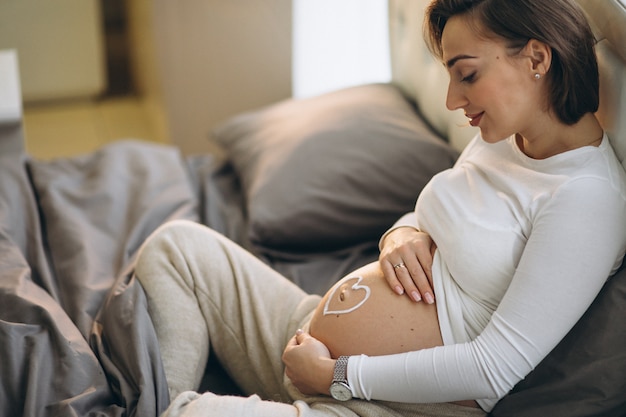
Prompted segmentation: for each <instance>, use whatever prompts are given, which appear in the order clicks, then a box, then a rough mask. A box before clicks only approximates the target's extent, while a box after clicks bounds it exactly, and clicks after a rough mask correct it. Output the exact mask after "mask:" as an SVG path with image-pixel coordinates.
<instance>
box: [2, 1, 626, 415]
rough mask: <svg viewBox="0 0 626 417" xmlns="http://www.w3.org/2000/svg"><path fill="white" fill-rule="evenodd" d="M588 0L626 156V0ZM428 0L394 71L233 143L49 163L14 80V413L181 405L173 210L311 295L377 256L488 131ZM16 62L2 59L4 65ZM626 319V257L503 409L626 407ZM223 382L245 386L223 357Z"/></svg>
mask: <svg viewBox="0 0 626 417" xmlns="http://www.w3.org/2000/svg"><path fill="white" fill-rule="evenodd" d="M578 1H579V3H580V4H581V5H582V6H583V7H584V8H585V9H586V11H587V12H588V13H589V15H590V18H591V21H592V24H593V26H594V29H595V30H596V32H597V35H598V39H599V43H598V53H599V57H600V64H601V77H602V78H601V90H602V91H601V95H602V104H601V110H600V112H599V118H600V119H601V122H602V123H603V126H604V127H605V129H606V130H607V132H608V133H609V135H610V137H611V140H612V143H613V146H614V147H615V148H616V150H617V153H618V155H619V157H620V158H621V160H622V161H624V158H625V157H626V118H624V117H623V114H624V105H626V104H625V103H626V71H625V68H624V64H625V62H626V47H625V46H624V45H626V4H625V2H624V0H603V1H602V2H598V1H596V0H578ZM425 3H426V1H422V0H419V1H418V0H391V1H390V3H389V20H390V42H391V63H392V69H393V80H392V81H391V82H390V83H379V84H368V85H363V86H356V87H351V88H347V89H343V90H339V91H336V92H331V93H328V94H324V95H322V96H318V97H313V98H308V99H302V100H286V101H282V102H279V103H274V104H271V105H268V106H266V107H263V108H260V109H257V110H254V111H248V112H245V113H242V114H239V115H237V116H234V117H232V118H231V119H229V120H227V121H225V122H224V123H223V124H221V125H220V126H218V127H217V128H216V129H214V130H213V131H212V132H210V135H211V137H212V140H214V141H215V142H216V143H218V144H219V146H220V147H221V148H222V149H223V152H216V153H206V154H198V155H183V154H181V153H180V152H179V150H177V149H176V148H174V147H171V146H163V145H155V144H151V143H147V142H144V141H139V140H124V141H119V142H116V143H114V144H112V145H108V146H106V147H103V148H102V149H99V150H98V151H96V152H93V153H90V154H86V155H81V156H78V157H72V158H61V159H55V160H51V161H44V160H37V159H34V158H32V157H30V156H29V155H28V154H27V153H26V152H25V150H24V132H23V128H22V123H21V112H20V104H19V100H18V102H16V101H15V90H14V89H13V90H12V89H11V88H4V87H5V86H4V85H3V86H2V87H3V88H0V95H4V96H2V100H0V116H1V117H0V120H1V122H0V358H1V361H0V381H1V383H0V415H2V416H22V415H24V416H57V415H58V416H88V415H92V416H96V415H98V416H156V415H158V414H159V413H160V412H161V411H163V410H164V409H165V408H166V407H167V405H168V403H169V400H170V399H169V398H168V394H167V386H166V382H165V378H164V374H163V369H162V365H161V362H160V357H159V351H158V346H157V343H156V338H155V335H154V330H153V327H152V324H151V321H150V318H149V316H148V314H147V308H146V300H145V296H144V294H143V291H142V289H141V287H140V285H139V284H138V282H137V281H135V280H134V279H133V277H132V271H133V262H134V257H135V255H136V252H137V249H138V248H139V246H140V245H141V243H142V242H143V241H144V239H145V238H146V237H147V236H148V235H149V234H150V233H151V232H152V231H153V230H155V229H156V228H157V227H158V226H159V225H161V224H163V223H164V222H166V221H168V220H173V219H188V220H192V221H196V222H199V223H203V224H206V225H207V226H209V227H211V228H214V229H216V230H217V231H219V232H221V233H223V234H224V235H226V236H228V237H229V238H231V239H233V240H235V241H236V242H238V243H240V244H241V245H242V246H244V247H246V248H247V249H249V250H250V251H252V252H253V253H255V254H256V255H257V256H259V257H260V258H261V259H262V260H264V261H265V262H267V263H268V264H269V265H271V266H272V267H273V268H275V269H276V270H278V271H280V272H281V273H283V274H284V275H285V276H287V277H289V278H290V279H292V280H293V281H294V282H296V283H297V284H298V285H300V286H301V287H302V288H304V289H306V290H307V291H309V292H316V293H323V292H325V290H326V289H327V288H328V287H329V286H330V285H331V284H332V283H334V282H335V281H336V280H337V279H338V278H340V277H341V276H342V275H343V274H344V273H346V272H348V271H350V270H352V269H354V268H355V267H357V266H360V265H362V264H364V263H366V262H369V261H371V260H374V259H376V257H377V244H378V237H379V236H380V234H381V233H382V232H383V231H384V230H385V229H386V228H387V227H389V226H390V225H391V224H392V223H393V222H394V221H395V220H396V219H397V218H398V217H400V215H402V214H403V213H405V212H406V211H409V210H412V208H413V205H414V202H415V197H416V195H417V193H418V192H419V190H420V188H421V187H422V186H423V185H424V184H425V183H426V182H427V181H428V179H429V178H430V177H431V176H432V175H433V174H435V173H436V172H439V171H440V170H442V169H446V168H448V167H449V166H451V165H452V164H453V163H454V160H455V159H456V157H457V156H458V153H459V151H460V150H461V149H462V148H463V146H464V145H465V144H466V143H467V141H468V140H469V138H470V137H471V136H472V135H473V134H474V132H473V131H472V130H471V129H469V128H461V127H460V125H461V123H460V122H459V119H460V118H461V119H462V115H459V114H450V113H448V112H447V111H446V110H445V107H444V105H443V103H444V97H445V87H446V83H447V81H446V75H445V73H444V72H443V69H442V68H441V67H440V65H439V64H437V63H436V62H434V61H433V60H432V59H431V58H430V57H429V56H428V53H427V52H426V50H425V48H424V45H423V43H422V41H421V15H422V13H423V7H424V5H425ZM8 59H9V60H10V58H8ZM5 65H6V62H5V55H2V59H1V60H0V70H1V71H2V75H6V71H5V69H6V68H7V67H6V66H5ZM8 65H9V67H8V68H9V69H8V70H7V71H9V72H10V71H11V67H10V65H12V64H10V63H9V64H8ZM0 78H3V77H0ZM3 79H4V80H6V79H7V78H6V77H4V78H3ZM7 94H8V97H9V98H8V99H6V97H7ZM5 99H6V100H5ZM18 99H19V97H18ZM7 100H8V101H7ZM6 103H9V105H7V106H4V104H6ZM5 110H6V111H5ZM207 134H209V132H207ZM625 233H626V231H625ZM625 315H626V271H624V268H622V269H621V270H620V271H619V272H618V273H617V274H616V275H615V276H613V277H612V278H611V279H610V280H608V281H607V284H606V286H605V288H604V289H603V290H602V292H601V294H600V295H599V296H598V298H597V299H596V301H595V302H594V303H593V305H592V306H591V308H590V309H589V310H588V312H587V313H586V315H585V316H584V317H583V318H582V319H581V320H580V322H579V323H578V324H577V325H576V327H575V328H574V329H572V331H571V332H570V334H568V336H567V337H566V339H565V340H563V342H562V343H561V344H560V345H559V346H558V347H557V348H556V349H555V350H554V351H553V352H552V353H551V354H550V355H549V356H548V357H547V358H546V359H545V360H544V361H543V362H542V363H541V364H540V365H539V366H538V367H537V368H536V369H535V370H534V371H533V372H532V373H531V374H530V375H528V376H527V378H525V379H524V380H523V381H522V382H520V383H519V384H518V385H517V386H516V387H515V388H514V389H513V391H512V392H511V393H510V394H509V395H508V396H506V397H505V398H504V399H503V400H502V401H501V402H500V403H499V404H498V405H497V406H496V408H495V409H494V410H493V411H492V413H491V415H492V416H494V417H504V416H539V415H552V416H553V417H558V416H563V417H576V416H581V417H582V416H624V415H626V326H625V325H624V323H623V317H624V316H625ZM205 386H206V387H208V388H210V389H213V390H216V391H218V392H236V387H234V386H233V385H232V383H231V382H230V381H229V379H228V376H227V375H225V374H223V373H222V371H221V370H220V368H219V366H217V364H215V363H210V364H209V366H208V367H207V377H206V380H205Z"/></svg>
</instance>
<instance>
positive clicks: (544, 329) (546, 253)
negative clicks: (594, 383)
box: [348, 135, 626, 411]
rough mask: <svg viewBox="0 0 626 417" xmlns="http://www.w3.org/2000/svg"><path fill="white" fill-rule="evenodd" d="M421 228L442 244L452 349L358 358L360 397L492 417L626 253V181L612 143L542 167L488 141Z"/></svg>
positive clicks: (505, 144) (442, 298) (415, 221)
mask: <svg viewBox="0 0 626 417" xmlns="http://www.w3.org/2000/svg"><path fill="white" fill-rule="evenodd" d="M405 225H410V226H413V227H416V228H419V229H420V230H423V231H425V232H427V233H428V234H430V235H431V237H432V238H433V239H434V241H435V242H436V243H437V251H436V253H435V256H434V264H433V281H434V291H435V297H436V300H437V311H438V315H439V323H440V327H441V333H442V336H443V341H444V346H441V347H436V348H432V349H424V350H420V351H414V352H408V353H401V354H396V355H388V356H377V357H368V356H366V355H361V356H352V357H350V359H349V363H348V381H349V384H350V386H351V388H352V391H353V395H354V396H355V397H358V398H364V399H379V400H387V401H399V402H447V401H457V400H464V399H476V400H477V401H478V403H479V404H480V406H481V407H482V408H483V409H484V410H485V411H490V410H491V409H492V408H493V406H494V405H495V404H496V402H497V401H498V400H499V399H500V398H502V397H503V396H504V395H505V394H506V393H508V392H509V391H510V390H511V388H512V387H513V386H514V385H515V384H516V383H517V382H519V381H520V380H521V379H523V378H524V377H525V376H526V375H527V374H528V373H529V372H530V371H531V370H532V369H533V368H534V367H535V366H536V365H537V364H538V363H539V362H540V361H541V360H542V359H543V358H544V357H545V356H546V355H547V354H548V353H549V352H550V351H551V350H552V349H553V348H554V347H555V346H556V345H557V343H558V342H559V341H560V340H561V339H562V338H563V337H564V336H565V335H566V334H567V332H568V331H569V330H570V329H571V328H572V327H573V326H574V324H575V323H576V322H577V321H578V320H579V319H580V317H581V316H582V315H583V313H584V312H585V310H586V309H587V308H588V307H589V305H590V304H591V302H592V301H593V299H594V298H595V297H596V295H597V294H598V292H599V291H600V289H601V288H602V286H603V284H604V283H605V281H606V279H607V277H608V276H609V275H610V274H612V273H614V272H615V271H616V270H617V268H618V267H619V265H620V264H621V261H622V258H623V256H624V253H625V251H626V173H625V172H624V169H623V167H622V166H621V165H620V163H619V161H618V159H617V158H616V156H615V154H614V152H613V149H612V148H611V146H610V144H609V140H608V138H607V137H606V135H605V136H604V138H603V140H602V143H601V145H600V146H599V147H591V146H587V147H582V148H578V149H575V150H572V151H568V152H565V153H561V154H559V155H556V156H553V157H550V158H547V159H543V160H536V159H532V158H529V157H528V156H526V155H525V154H524V153H523V152H521V151H520V149H519V147H518V146H517V144H516V142H515V138H514V137H511V138H509V139H507V140H503V141H501V142H498V143H496V144H488V143H486V142H484V141H483V140H482V139H481V138H480V136H477V137H476V138H475V139H474V140H473V141H472V142H471V143H470V144H469V145H468V146H467V147H466V149H465V150H464V151H463V153H462V154H461V156H460V158H459V160H458V161H457V163H456V164H455V166H454V167H453V168H452V169H449V170H447V171H444V172H442V173H440V174H438V175H436V176H435V177H434V178H433V179H432V181H431V182H430V183H429V184H428V185H427V186H426V187H425V188H424V190H423V191H422V193H421V194H420V196H419V198H418V201H417V204H416V207H415V212H412V213H409V214H407V215H405V216H404V217H403V218H402V219H400V220H399V221H398V222H397V223H396V225H394V227H393V228H392V229H391V230H393V229H394V228H396V227H400V226H405Z"/></svg>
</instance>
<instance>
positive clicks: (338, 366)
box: [333, 356, 350, 384]
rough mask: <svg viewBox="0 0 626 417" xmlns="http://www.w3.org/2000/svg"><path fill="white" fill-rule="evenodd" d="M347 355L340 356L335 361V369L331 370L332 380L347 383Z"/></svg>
mask: <svg viewBox="0 0 626 417" xmlns="http://www.w3.org/2000/svg"><path fill="white" fill-rule="evenodd" d="M349 358H350V357H349V356H340V357H338V358H337V362H335V369H334V371H333V382H343V383H345V384H347V383H348V359H349Z"/></svg>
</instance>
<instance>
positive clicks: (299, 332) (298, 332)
mask: <svg viewBox="0 0 626 417" xmlns="http://www.w3.org/2000/svg"><path fill="white" fill-rule="evenodd" d="M302 333H304V331H303V330H302V329H298V330H296V336H300V335H301V334H302Z"/></svg>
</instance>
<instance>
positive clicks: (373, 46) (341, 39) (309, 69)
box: [293, 0, 391, 98]
mask: <svg viewBox="0 0 626 417" xmlns="http://www.w3.org/2000/svg"><path fill="white" fill-rule="evenodd" d="M387 19H388V13H387V0H294V3H293V36H294V39H293V48H294V49H293V96H294V97H298V98H303V97H309V96H313V95H318V94H322V93H325V92H328V91H332V90H336V89H339V88H344V87H348V86H353V85H359V84H365V83H370V82H387V81H389V80H390V79H391V69H390V66H389V36H388V28H387V24H388V21H387Z"/></svg>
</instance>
